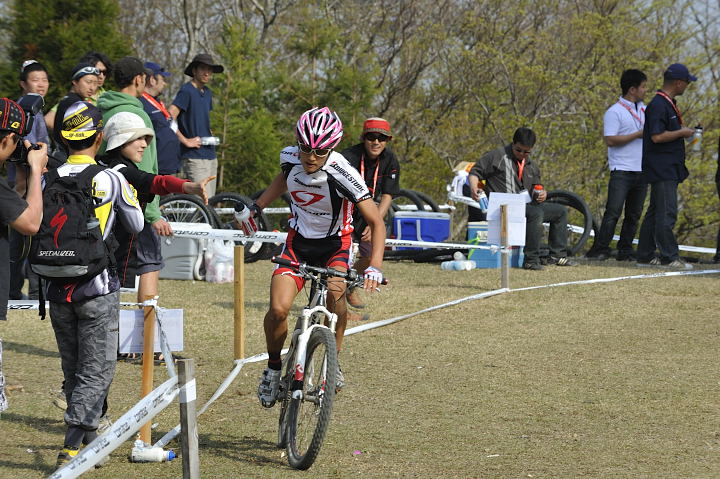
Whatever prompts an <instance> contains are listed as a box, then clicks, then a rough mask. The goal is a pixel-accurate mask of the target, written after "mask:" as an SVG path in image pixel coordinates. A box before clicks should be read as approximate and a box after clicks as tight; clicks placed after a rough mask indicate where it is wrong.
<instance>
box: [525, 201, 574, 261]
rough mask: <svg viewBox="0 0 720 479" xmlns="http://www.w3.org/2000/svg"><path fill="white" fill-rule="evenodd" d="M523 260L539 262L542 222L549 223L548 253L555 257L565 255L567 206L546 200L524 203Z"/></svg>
mask: <svg viewBox="0 0 720 479" xmlns="http://www.w3.org/2000/svg"><path fill="white" fill-rule="evenodd" d="M525 220H526V221H527V225H526V229H525V248H524V252H525V262H526V263H539V262H540V238H542V236H543V223H544V222H547V223H550V235H549V237H548V243H549V245H550V255H551V256H555V257H556V258H562V257H564V256H567V208H566V207H565V206H563V205H559V204H557V203H548V202H547V201H545V202H543V203H540V204H535V203H528V204H526V205H525Z"/></svg>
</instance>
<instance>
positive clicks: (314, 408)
mask: <svg viewBox="0 0 720 479" xmlns="http://www.w3.org/2000/svg"><path fill="white" fill-rule="evenodd" d="M272 261H273V262H274V263H277V264H279V265H282V266H287V267H289V268H292V269H293V270H295V271H296V274H298V275H300V276H302V277H303V278H304V279H306V280H308V281H310V298H309V301H308V304H307V306H305V307H304V308H303V310H302V313H301V314H300V317H299V318H298V320H297V323H296V324H295V330H294V331H293V333H292V339H291V341H290V348H289V349H288V353H287V354H286V355H285V358H284V359H283V366H282V370H283V375H282V377H281V378H280V389H279V392H278V401H279V402H280V421H279V429H278V442H277V446H278V448H280V449H283V448H285V449H286V450H287V456H288V462H289V463H290V466H292V467H293V468H295V469H302V470H305V469H308V468H309V467H310V466H311V465H312V464H313V462H315V458H317V455H318V453H319V452H320V447H321V446H322V442H323V439H324V438H325V433H326V432H327V429H328V426H329V424H330V415H331V414H332V408H333V401H334V399H335V384H336V373H337V369H338V359H337V347H336V344H335V325H336V323H337V315H336V314H335V313H332V312H330V311H329V310H328V309H327V294H328V279H329V278H333V277H335V278H342V279H344V280H345V281H346V282H347V283H348V286H362V284H363V279H362V277H361V276H358V274H357V273H356V272H355V271H354V270H350V271H348V272H344V271H338V270H335V269H333V268H319V267H316V266H310V265H307V264H304V263H297V262H294V261H289V260H287V259H284V258H273V259H272Z"/></svg>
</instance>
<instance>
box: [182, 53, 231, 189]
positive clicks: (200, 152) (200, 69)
mask: <svg viewBox="0 0 720 479" xmlns="http://www.w3.org/2000/svg"><path fill="white" fill-rule="evenodd" d="M223 71H224V68H223V66H222V65H216V64H215V62H213V58H212V57H211V56H210V55H208V54H207V53H201V54H199V55H196V56H195V58H193V61H192V62H190V64H189V65H188V66H187V68H185V74H186V75H187V76H189V77H192V80H190V81H189V82H187V83H186V84H184V85H183V86H182V87H181V88H180V91H178V93H177V95H176V96H175V99H174V100H173V103H172V105H170V114H171V115H172V116H173V118H175V119H176V120H177V122H178V127H179V129H178V135H177V136H178V138H179V139H180V150H181V156H182V171H183V174H184V175H185V177H186V178H187V179H189V180H190V181H200V180H202V179H204V178H207V177H208V176H214V175H216V174H217V166H218V164H217V156H216V155H215V146H214V145H203V144H202V143H203V142H202V140H201V138H202V137H210V136H212V132H211V131H210V110H212V91H211V90H210V88H209V87H208V86H207V84H208V83H209V82H210V80H211V79H212V75H213V73H222V72H223ZM215 186H216V181H215V180H212V181H211V182H210V183H208V184H207V186H206V188H205V189H206V191H207V194H208V196H209V197H210V196H213V195H214V194H215Z"/></svg>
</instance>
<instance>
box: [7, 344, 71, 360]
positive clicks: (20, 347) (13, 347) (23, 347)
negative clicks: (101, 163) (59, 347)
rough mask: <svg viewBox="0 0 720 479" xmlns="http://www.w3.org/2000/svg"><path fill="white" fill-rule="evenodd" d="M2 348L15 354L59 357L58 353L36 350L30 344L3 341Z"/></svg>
mask: <svg viewBox="0 0 720 479" xmlns="http://www.w3.org/2000/svg"><path fill="white" fill-rule="evenodd" d="M3 348H4V349H6V350H8V351H13V352H16V353H24V354H32V355H33V356H43V357H46V358H59V357H60V353H58V352H57V351H48V350H47V349H42V348H38V347H37V346H33V345H31V344H23V343H16V342H15V341H3Z"/></svg>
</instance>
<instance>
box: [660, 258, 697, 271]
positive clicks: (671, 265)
mask: <svg viewBox="0 0 720 479" xmlns="http://www.w3.org/2000/svg"><path fill="white" fill-rule="evenodd" d="M663 266H666V267H668V268H677V269H693V265H691V264H690V263H686V262H685V261H683V260H681V259H676V260H673V261H671V262H669V263H668V264H665V265H663Z"/></svg>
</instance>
